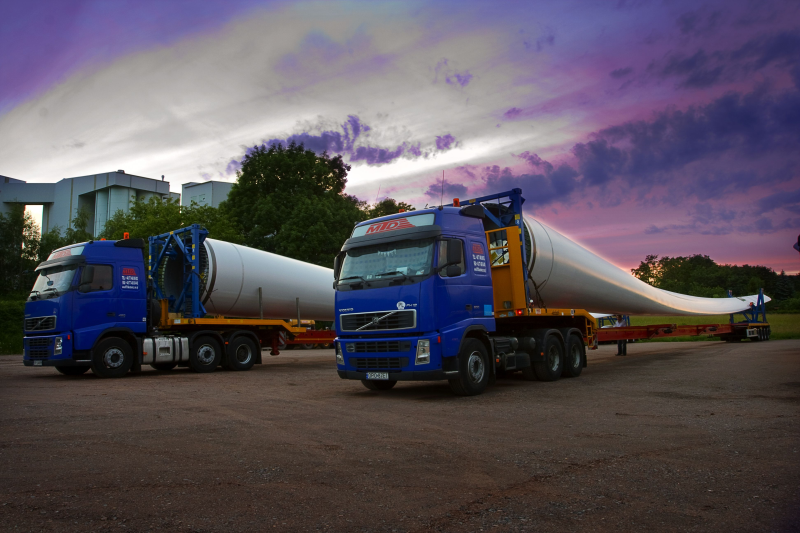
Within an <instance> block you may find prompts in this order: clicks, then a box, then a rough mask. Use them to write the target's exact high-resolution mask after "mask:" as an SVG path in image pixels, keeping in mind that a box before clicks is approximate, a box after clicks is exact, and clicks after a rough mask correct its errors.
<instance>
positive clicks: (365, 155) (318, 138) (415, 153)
mask: <svg viewBox="0 0 800 533" xmlns="http://www.w3.org/2000/svg"><path fill="white" fill-rule="evenodd" d="M370 130H371V128H370V127H369V126H368V125H366V124H364V123H363V122H362V121H361V119H359V118H358V117H357V116H355V115H350V116H348V117H347V121H346V122H344V123H343V124H342V125H341V130H338V131H337V130H328V131H323V132H321V133H310V132H302V133H296V134H293V135H289V136H288V137H285V138H274V139H269V140H268V141H265V142H264V144H265V145H266V146H274V145H278V144H282V145H288V144H290V143H295V144H302V145H303V146H305V147H306V148H307V149H309V150H312V151H314V152H316V153H318V154H321V153H323V152H328V153H329V154H342V155H347V156H349V160H350V161H351V162H356V161H363V162H365V163H367V164H368V165H381V164H384V163H391V162H392V161H395V160H396V159H399V158H401V157H406V158H417V157H428V156H429V155H431V154H432V153H434V152H437V151H439V152H445V151H447V150H450V149H451V148H454V147H455V146H456V145H457V144H458V142H457V141H456V138H455V137H453V136H452V135H450V134H449V133H448V134H445V135H437V136H436V139H435V142H434V144H435V148H433V147H431V148H428V149H425V150H423V149H422V147H421V144H420V143H408V142H403V143H401V144H399V145H397V146H392V147H388V148H387V147H381V146H371V145H369V144H366V145H365V144H359V143H358V141H359V139H360V138H363V137H362V136H363V134H364V133H366V132H368V131H370ZM229 167H230V164H229Z"/></svg>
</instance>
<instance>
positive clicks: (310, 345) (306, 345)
mask: <svg viewBox="0 0 800 533" xmlns="http://www.w3.org/2000/svg"><path fill="white" fill-rule="evenodd" d="M300 348H301V349H303V350H313V349H314V345H313V344H301V345H300Z"/></svg>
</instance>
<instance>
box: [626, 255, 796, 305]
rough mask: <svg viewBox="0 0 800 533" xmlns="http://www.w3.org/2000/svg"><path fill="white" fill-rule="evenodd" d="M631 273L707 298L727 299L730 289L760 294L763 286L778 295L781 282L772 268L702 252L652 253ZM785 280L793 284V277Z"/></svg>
mask: <svg viewBox="0 0 800 533" xmlns="http://www.w3.org/2000/svg"><path fill="white" fill-rule="evenodd" d="M631 273H632V274H633V275H634V276H636V277H637V278H639V279H640V280H642V281H644V282H645V283H649V284H650V285H653V286H654V287H658V288H659V289H664V290H667V291H672V292H678V293H681V294H689V295H692V296H704V297H707V298H724V297H726V296H727V295H728V291H727V289H731V290H732V291H733V293H734V294H735V295H739V296H741V295H750V294H757V293H758V290H759V289H761V288H763V289H764V292H765V293H766V294H767V295H771V296H774V295H776V294H777V291H778V284H779V281H780V280H779V276H778V275H777V274H776V273H775V271H774V270H772V269H771V268H768V267H765V266H759V265H756V266H751V265H741V266H738V265H718V264H717V263H716V262H714V260H713V259H711V258H710V257H708V256H707V255H699V254H698V255H692V256H689V257H681V256H678V257H669V256H664V257H661V258H659V257H658V256H657V255H648V256H647V257H646V258H645V260H644V261H642V262H641V263H639V266H638V267H637V268H635V269H632V270H631ZM795 277H796V276H795ZM785 283H788V284H791V285H793V282H792V280H787V282H785Z"/></svg>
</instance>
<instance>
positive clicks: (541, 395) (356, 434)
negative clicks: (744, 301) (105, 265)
mask: <svg viewBox="0 0 800 533" xmlns="http://www.w3.org/2000/svg"><path fill="white" fill-rule="evenodd" d="M628 348H629V349H628V356H627V357H614V355H613V353H614V350H615V349H616V346H601V347H600V349H599V350H597V351H594V352H590V355H589V366H588V367H587V368H585V369H584V371H583V374H582V375H581V377H579V378H574V379H561V380H559V381H557V382H554V383H542V382H528V381H523V380H522V379H521V377H520V376H518V375H517V376H514V377H511V378H508V379H502V380H499V381H498V384H497V386H495V387H493V388H491V389H489V390H488V391H487V392H486V393H485V394H483V395H482V396H477V397H469V398H463V397H455V396H453V395H452V394H451V393H450V391H449V388H448V387H447V384H446V383H438V382H429V383H399V384H398V385H397V387H395V388H394V389H393V390H391V391H386V392H373V391H368V390H367V389H365V388H363V387H362V385H361V383H359V382H357V381H343V380H341V379H339V378H338V376H337V375H336V371H335V365H334V356H333V352H332V350H309V351H286V352H283V353H282V355H280V356H277V357H265V364H263V365H260V366H256V367H255V368H254V369H253V370H252V371H250V372H242V373H238V372H232V371H219V372H215V373H213V374H195V373H192V372H190V371H189V370H187V369H176V370H173V371H171V372H156V371H153V370H147V371H145V372H143V373H141V374H140V375H135V376H128V377H126V378H123V379H117V380H104V379H98V378H96V377H94V376H93V375H92V374H91V373H88V374H86V375H85V376H81V377H78V378H69V377H65V376H61V375H60V374H58V373H57V372H56V371H55V369H52V368H31V367H24V366H23V365H22V362H21V357H20V356H3V357H0V529H2V530H4V531H90V530H92V531H95V530H97V531H267V530H275V531H281V530H284V531H316V530H324V531H439V530H440V531H487V532H488V531H493V532H494V531H642V530H652V531H747V532H751V531H798V530H800V453H799V450H800V425H799V424H798V415H800V410H799V409H798V408H799V407H800V341H797V340H785V341H770V342H762V343H751V342H743V343H740V344H726V343H721V342H692V343H649V344H632V345H629V347H628Z"/></svg>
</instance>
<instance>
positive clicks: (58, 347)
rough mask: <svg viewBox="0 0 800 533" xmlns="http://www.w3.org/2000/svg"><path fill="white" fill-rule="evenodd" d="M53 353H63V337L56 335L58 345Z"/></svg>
mask: <svg viewBox="0 0 800 533" xmlns="http://www.w3.org/2000/svg"><path fill="white" fill-rule="evenodd" d="M53 354H54V355H60V354H61V337H56V347H55V349H54V350H53Z"/></svg>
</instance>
